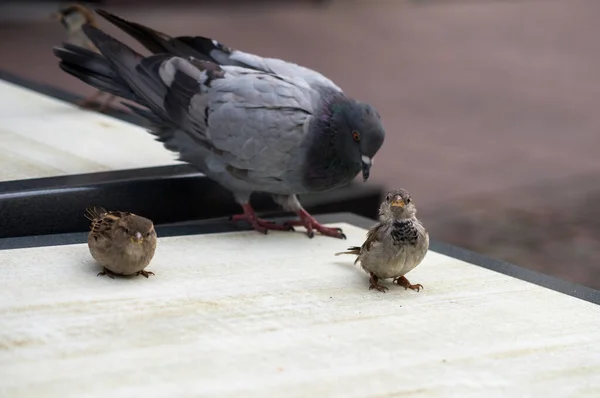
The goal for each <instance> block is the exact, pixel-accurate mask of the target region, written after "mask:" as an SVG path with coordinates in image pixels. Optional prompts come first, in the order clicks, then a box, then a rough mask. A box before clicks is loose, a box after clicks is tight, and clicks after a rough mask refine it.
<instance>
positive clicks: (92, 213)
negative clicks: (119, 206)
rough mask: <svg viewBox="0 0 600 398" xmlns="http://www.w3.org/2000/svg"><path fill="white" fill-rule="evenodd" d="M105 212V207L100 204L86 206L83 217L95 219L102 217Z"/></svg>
mask: <svg viewBox="0 0 600 398" xmlns="http://www.w3.org/2000/svg"><path fill="white" fill-rule="evenodd" d="M106 213H108V212H107V211H106V209H105V208H104V207H100V206H94V207H88V208H87V209H85V218H87V219H88V220H90V221H96V220H98V219H100V218H102V217H103V216H104V215H105V214H106Z"/></svg>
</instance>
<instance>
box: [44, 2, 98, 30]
mask: <svg viewBox="0 0 600 398" xmlns="http://www.w3.org/2000/svg"><path fill="white" fill-rule="evenodd" d="M51 18H52V19H54V20H56V21H59V22H60V23H61V24H62V25H63V26H64V27H65V29H67V30H68V31H69V32H73V31H79V30H81V28H82V26H83V25H85V24H86V23H89V24H91V25H95V24H96V21H95V18H94V14H93V13H92V11H90V10H89V9H87V8H86V7H84V6H83V5H81V4H76V3H74V4H69V5H67V6H65V7H62V8H61V9H60V10H58V11H57V12H55V13H53V14H52V15H51Z"/></svg>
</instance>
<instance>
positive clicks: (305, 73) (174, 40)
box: [96, 10, 342, 92]
mask: <svg viewBox="0 0 600 398" xmlns="http://www.w3.org/2000/svg"><path fill="white" fill-rule="evenodd" d="M96 12H97V13H98V14H99V15H101V16H102V17H103V18H105V19H106V20H108V21H109V22H111V23H112V24H114V25H116V26H117V27H119V28H120V29H121V30H123V31H124V32H126V33H127V34H129V35H130V36H132V37H133V38H135V39H136V40H137V41H138V42H140V44H142V45H143V46H144V47H146V48H147V49H148V50H149V51H151V52H153V53H154V54H158V53H169V54H172V55H177V56H180V57H184V58H188V59H189V58H190V57H193V58H197V59H200V60H204V61H211V62H214V63H216V64H218V65H230V66H239V67H243V68H248V69H254V70H257V71H261V72H265V73H271V74H275V75H281V76H288V77H295V78H300V79H303V80H304V81H306V82H307V83H308V84H309V85H311V86H322V87H326V88H329V89H332V90H335V91H339V92H342V89H341V88H340V87H338V86H337V85H336V84H335V83H334V82H333V81H331V80H330V79H328V78H327V77H325V76H323V75H322V74H321V73H319V72H317V71H315V70H312V69H309V68H306V67H303V66H300V65H296V64H294V63H291V62H287V61H283V60H281V59H277V58H265V57H261V56H258V55H255V54H250V53H246V52H243V51H240V50H236V49H233V48H229V47H227V46H226V45H224V44H222V43H219V42H218V41H216V40H213V39H210V38H208V37H202V36H179V37H171V36H169V35H167V34H165V33H162V32H158V31H156V30H154V29H151V28H148V27H146V26H144V25H141V24H138V23H135V22H130V21H127V20H125V19H123V18H121V17H118V16H116V15H114V14H111V13H109V12H107V11H104V10H96Z"/></svg>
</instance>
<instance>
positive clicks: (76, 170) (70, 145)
mask: <svg viewBox="0 0 600 398" xmlns="http://www.w3.org/2000/svg"><path fill="white" fill-rule="evenodd" d="M0 119H1V120H2V124H1V126H0V181H10V180H21V179H28V178H41V177H53V176H60V175H67V174H82V173H93V172H100V171H113V170H123V169H133V168H141V167H151V166H163V165H171V164H178V163H180V162H179V161H177V160H175V159H176V154H174V153H172V152H169V151H167V150H166V149H164V147H163V146H162V144H161V143H160V142H157V141H155V140H154V136H152V135H151V134H148V133H147V132H146V130H145V129H144V128H142V127H139V126H136V125H134V124H131V123H127V122H124V121H122V120H119V119H116V118H114V117H111V116H107V115H103V114H100V113H98V112H94V111H82V110H80V109H79V108H78V107H77V106H75V105H73V104H71V103H69V102H65V101H62V100H59V99H56V98H54V97H50V96H48V95H45V94H42V93H40V92H36V91H32V90H29V89H27V88H25V87H22V86H19V85H16V84H13V83H10V82H7V81H4V80H0Z"/></svg>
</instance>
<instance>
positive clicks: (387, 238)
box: [335, 189, 429, 292]
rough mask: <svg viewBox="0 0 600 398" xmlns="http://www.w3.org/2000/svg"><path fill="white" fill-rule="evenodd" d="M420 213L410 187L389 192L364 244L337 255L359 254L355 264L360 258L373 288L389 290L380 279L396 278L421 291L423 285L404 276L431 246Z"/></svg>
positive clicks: (417, 263)
mask: <svg viewBox="0 0 600 398" xmlns="http://www.w3.org/2000/svg"><path fill="white" fill-rule="evenodd" d="M416 213H417V209H416V207H415V205H414V202H413V201H412V198H411V196H410V194H409V193H408V192H407V191H406V190H404V189H398V190H395V191H390V192H388V194H387V196H386V198H385V200H384V201H383V203H382V204H381V207H380V209H379V222H378V223H377V224H376V225H375V226H374V227H373V228H371V229H370V230H369V232H368V233H367V238H366V240H365V242H364V243H363V244H362V246H360V247H359V246H352V247H349V248H348V249H347V251H345V252H341V253H336V254H335V255H336V256H338V255H340V254H352V255H355V256H356V260H355V261H354V264H356V263H357V262H359V261H360V265H361V267H362V268H363V269H364V270H365V271H366V272H368V273H369V275H370V279H369V283H370V286H369V289H376V290H379V291H380V292H385V291H386V290H388V288H387V287H386V286H383V285H381V284H379V283H378V281H379V279H387V278H393V280H394V283H396V284H398V285H400V286H404V288H406V289H411V290H416V291H419V290H421V289H422V288H423V286H422V285H421V284H416V285H413V284H411V283H410V282H409V281H408V279H406V277H405V276H404V275H405V274H406V273H408V272H410V271H411V270H413V269H414V268H415V267H416V266H417V265H419V263H421V261H423V259H424V258H425V255H426V254H427V250H428V249H429V234H428V233H427V231H426V230H425V228H424V227H423V225H422V224H421V222H420V221H419V220H418V219H417V217H416Z"/></svg>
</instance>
